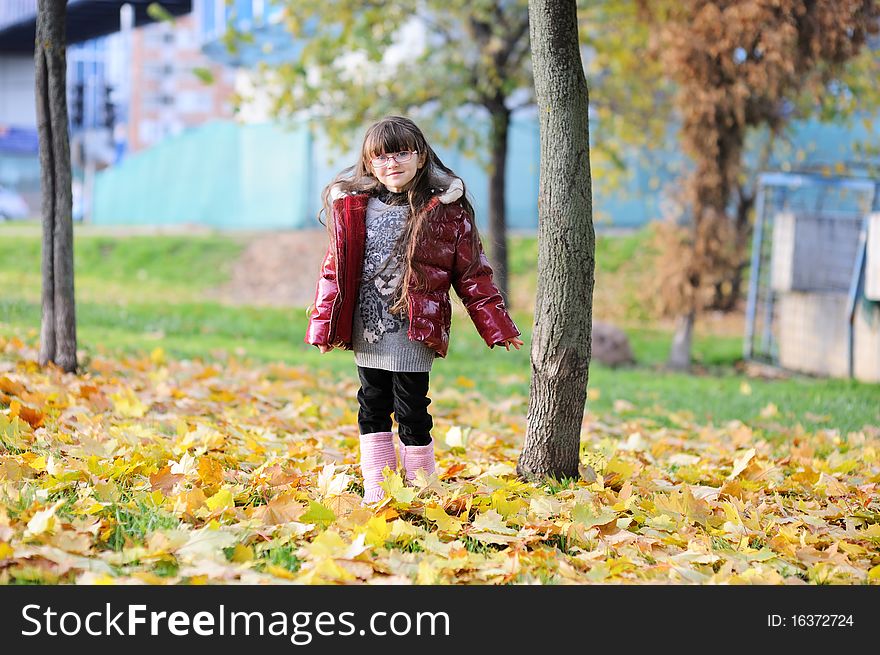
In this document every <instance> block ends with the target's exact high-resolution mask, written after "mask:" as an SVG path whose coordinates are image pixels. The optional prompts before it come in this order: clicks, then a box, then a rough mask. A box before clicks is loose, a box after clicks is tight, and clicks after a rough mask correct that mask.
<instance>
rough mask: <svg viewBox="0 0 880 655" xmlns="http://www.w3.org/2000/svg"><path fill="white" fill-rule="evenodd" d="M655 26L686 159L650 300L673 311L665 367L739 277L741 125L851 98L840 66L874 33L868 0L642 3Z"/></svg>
mask: <svg viewBox="0 0 880 655" xmlns="http://www.w3.org/2000/svg"><path fill="white" fill-rule="evenodd" d="M640 3H641V7H642V9H643V10H644V12H645V14H644V15H645V17H646V20H649V21H651V23H652V24H654V25H655V27H656V29H655V32H654V36H655V41H654V48H655V52H656V53H657V57H658V59H659V60H660V61H662V62H663V64H664V67H665V70H667V71H668V75H669V76H670V77H671V79H672V81H673V82H674V83H675V84H676V86H677V94H676V101H675V104H676V108H677V111H678V113H679V114H680V118H681V121H682V127H681V143H682V147H683V150H684V151H685V152H686V153H687V154H688V155H689V156H690V157H691V159H692V160H693V170H692V171H691V172H690V174H689V175H688V177H687V180H686V183H685V185H684V189H685V202H686V206H687V207H688V213H689V219H690V220H689V221H688V223H689V224H688V226H687V227H679V226H677V225H674V224H666V225H664V226H662V227H661V229H660V244H661V246H662V248H661V258H660V261H659V262H658V270H657V275H656V276H655V278H654V280H655V282H656V283H657V286H656V288H655V292H656V293H655V294H654V295H655V297H657V298H658V299H659V300H660V302H661V309H662V310H663V311H664V312H665V313H666V314H669V315H675V316H677V317H678V324H677V328H676V334H675V337H674V341H673V348H672V351H671V353H670V358H669V364H670V366H672V367H674V368H686V367H688V366H689V365H690V353H691V335H692V332H693V326H694V321H695V318H696V316H697V314H698V312H699V311H701V310H702V309H703V308H705V307H707V306H710V305H711V304H712V303H713V302H716V300H717V299H716V295H717V291H718V289H719V285H721V286H723V285H725V284H726V285H728V286H732V285H734V284H737V283H738V282H737V280H738V279H739V275H740V273H741V271H742V268H743V266H744V261H745V249H746V247H747V243H748V235H749V233H750V232H749V230H750V224H749V216H750V213H749V210H750V209H751V199H750V198H745V200H746V202H745V203H743V202H740V203H739V209H738V210H737V211H736V212H733V213H731V212H730V207H731V204H732V200H733V199H734V197H735V196H736V195H739V196H740V198H741V199H742V198H743V186H742V172H743V153H744V148H745V142H746V136H747V134H748V132H749V130H751V129H754V128H758V127H766V128H769V129H770V130H771V132H774V133H778V132H779V131H780V130H781V129H782V128H783V127H784V126H785V125H786V123H787V122H788V121H790V120H791V119H792V118H793V116H794V113H793V112H792V108H793V107H799V108H800V109H801V113H800V116H801V117H803V116H804V115H807V114H808V113H809V112H810V111H814V112H820V111H822V110H823V109H826V110H827V108H828V107H829V106H831V105H833V104H834V103H835V102H841V97H845V96H847V95H850V96H851V95H853V91H854V90H855V89H854V88H853V87H848V88H847V87H846V85H845V84H843V83H841V81H842V80H843V79H844V78H843V77H842V73H843V70H844V69H843V64H844V63H845V62H847V61H849V60H851V59H852V58H853V57H855V56H857V55H858V54H859V51H860V49H861V48H862V47H863V45H864V43H865V40H866V37H867V35H869V34H872V33H876V32H877V27H878V16H880V3H878V2H877V0H681V1H676V2H665V1H661V2H647V1H646V0H640Z"/></svg>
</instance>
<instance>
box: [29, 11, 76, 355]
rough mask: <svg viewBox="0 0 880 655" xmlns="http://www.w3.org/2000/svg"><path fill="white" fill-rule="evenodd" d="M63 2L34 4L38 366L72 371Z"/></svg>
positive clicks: (73, 339) (73, 343)
mask: <svg viewBox="0 0 880 655" xmlns="http://www.w3.org/2000/svg"><path fill="white" fill-rule="evenodd" d="M66 5H67V3H66V1H65V0H38V5H37V36H36V47H35V50H34V65H35V71H36V89H35V94H36V109H37V132H38V135H39V144H40V182H41V187H42V189H41V193H42V222H43V250H42V267H41V270H42V278H43V288H42V308H43V311H42V323H41V325H40V355H39V361H40V364H41V365H45V364H47V363H48V362H54V363H55V364H57V365H58V366H59V367H61V368H62V369H63V370H64V371H67V372H73V371H76V368H77V361H76V311H75V304H74V289H73V217H72V214H73V200H72V190H71V172H70V141H69V138H68V134H67V55H66V46H65V44H66V36H65V32H66V24H65V23H66V12H67V6H66Z"/></svg>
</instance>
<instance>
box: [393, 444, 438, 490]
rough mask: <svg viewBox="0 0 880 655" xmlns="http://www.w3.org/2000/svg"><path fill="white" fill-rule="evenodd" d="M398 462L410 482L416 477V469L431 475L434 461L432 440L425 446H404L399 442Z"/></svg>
mask: <svg viewBox="0 0 880 655" xmlns="http://www.w3.org/2000/svg"><path fill="white" fill-rule="evenodd" d="M400 464H401V466H403V470H404V471H405V472H406V479H407V480H408V481H410V482H412V481H413V480H415V479H416V471H418V470H419V469H423V470H424V471H425V475H431V473H433V472H434V471H435V468H436V465H435V463H434V440H433V439H431V443H429V444H427V445H425V446H405V445H403V444H402V443H401V444H400Z"/></svg>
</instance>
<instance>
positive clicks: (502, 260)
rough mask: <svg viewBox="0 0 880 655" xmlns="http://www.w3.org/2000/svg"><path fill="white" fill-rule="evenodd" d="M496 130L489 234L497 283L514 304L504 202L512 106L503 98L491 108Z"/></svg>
mask: <svg viewBox="0 0 880 655" xmlns="http://www.w3.org/2000/svg"><path fill="white" fill-rule="evenodd" d="M490 115H491V118H492V128H491V130H492V132H491V134H490V143H491V148H492V165H491V170H490V172H489V238H490V240H491V242H492V251H491V259H492V273H493V276H492V277H493V280H494V282H495V285H496V286H497V287H498V290H499V291H501V296H502V297H503V298H504V304H505V305H507V307H508V309H509V308H510V295H509V294H508V275H507V211H506V208H505V206H504V188H505V181H504V180H505V177H506V170H507V139H508V134H509V131H510V110H509V109H507V107H506V106H505V105H504V101H503V99H502V100H499V101H498V102H497V103H494V104H493V106H492V108H491V109H490Z"/></svg>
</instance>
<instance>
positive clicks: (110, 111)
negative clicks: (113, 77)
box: [104, 85, 116, 131]
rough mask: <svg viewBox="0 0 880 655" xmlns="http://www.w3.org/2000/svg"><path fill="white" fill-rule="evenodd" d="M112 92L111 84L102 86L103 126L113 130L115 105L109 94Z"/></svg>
mask: <svg viewBox="0 0 880 655" xmlns="http://www.w3.org/2000/svg"><path fill="white" fill-rule="evenodd" d="M112 94H113V87H112V86H109V85H107V86H105V87H104V127H107V128H108V129H110V130H111V131H112V130H113V125H114V124H115V123H116V105H114V104H113V100H111V96H112Z"/></svg>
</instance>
